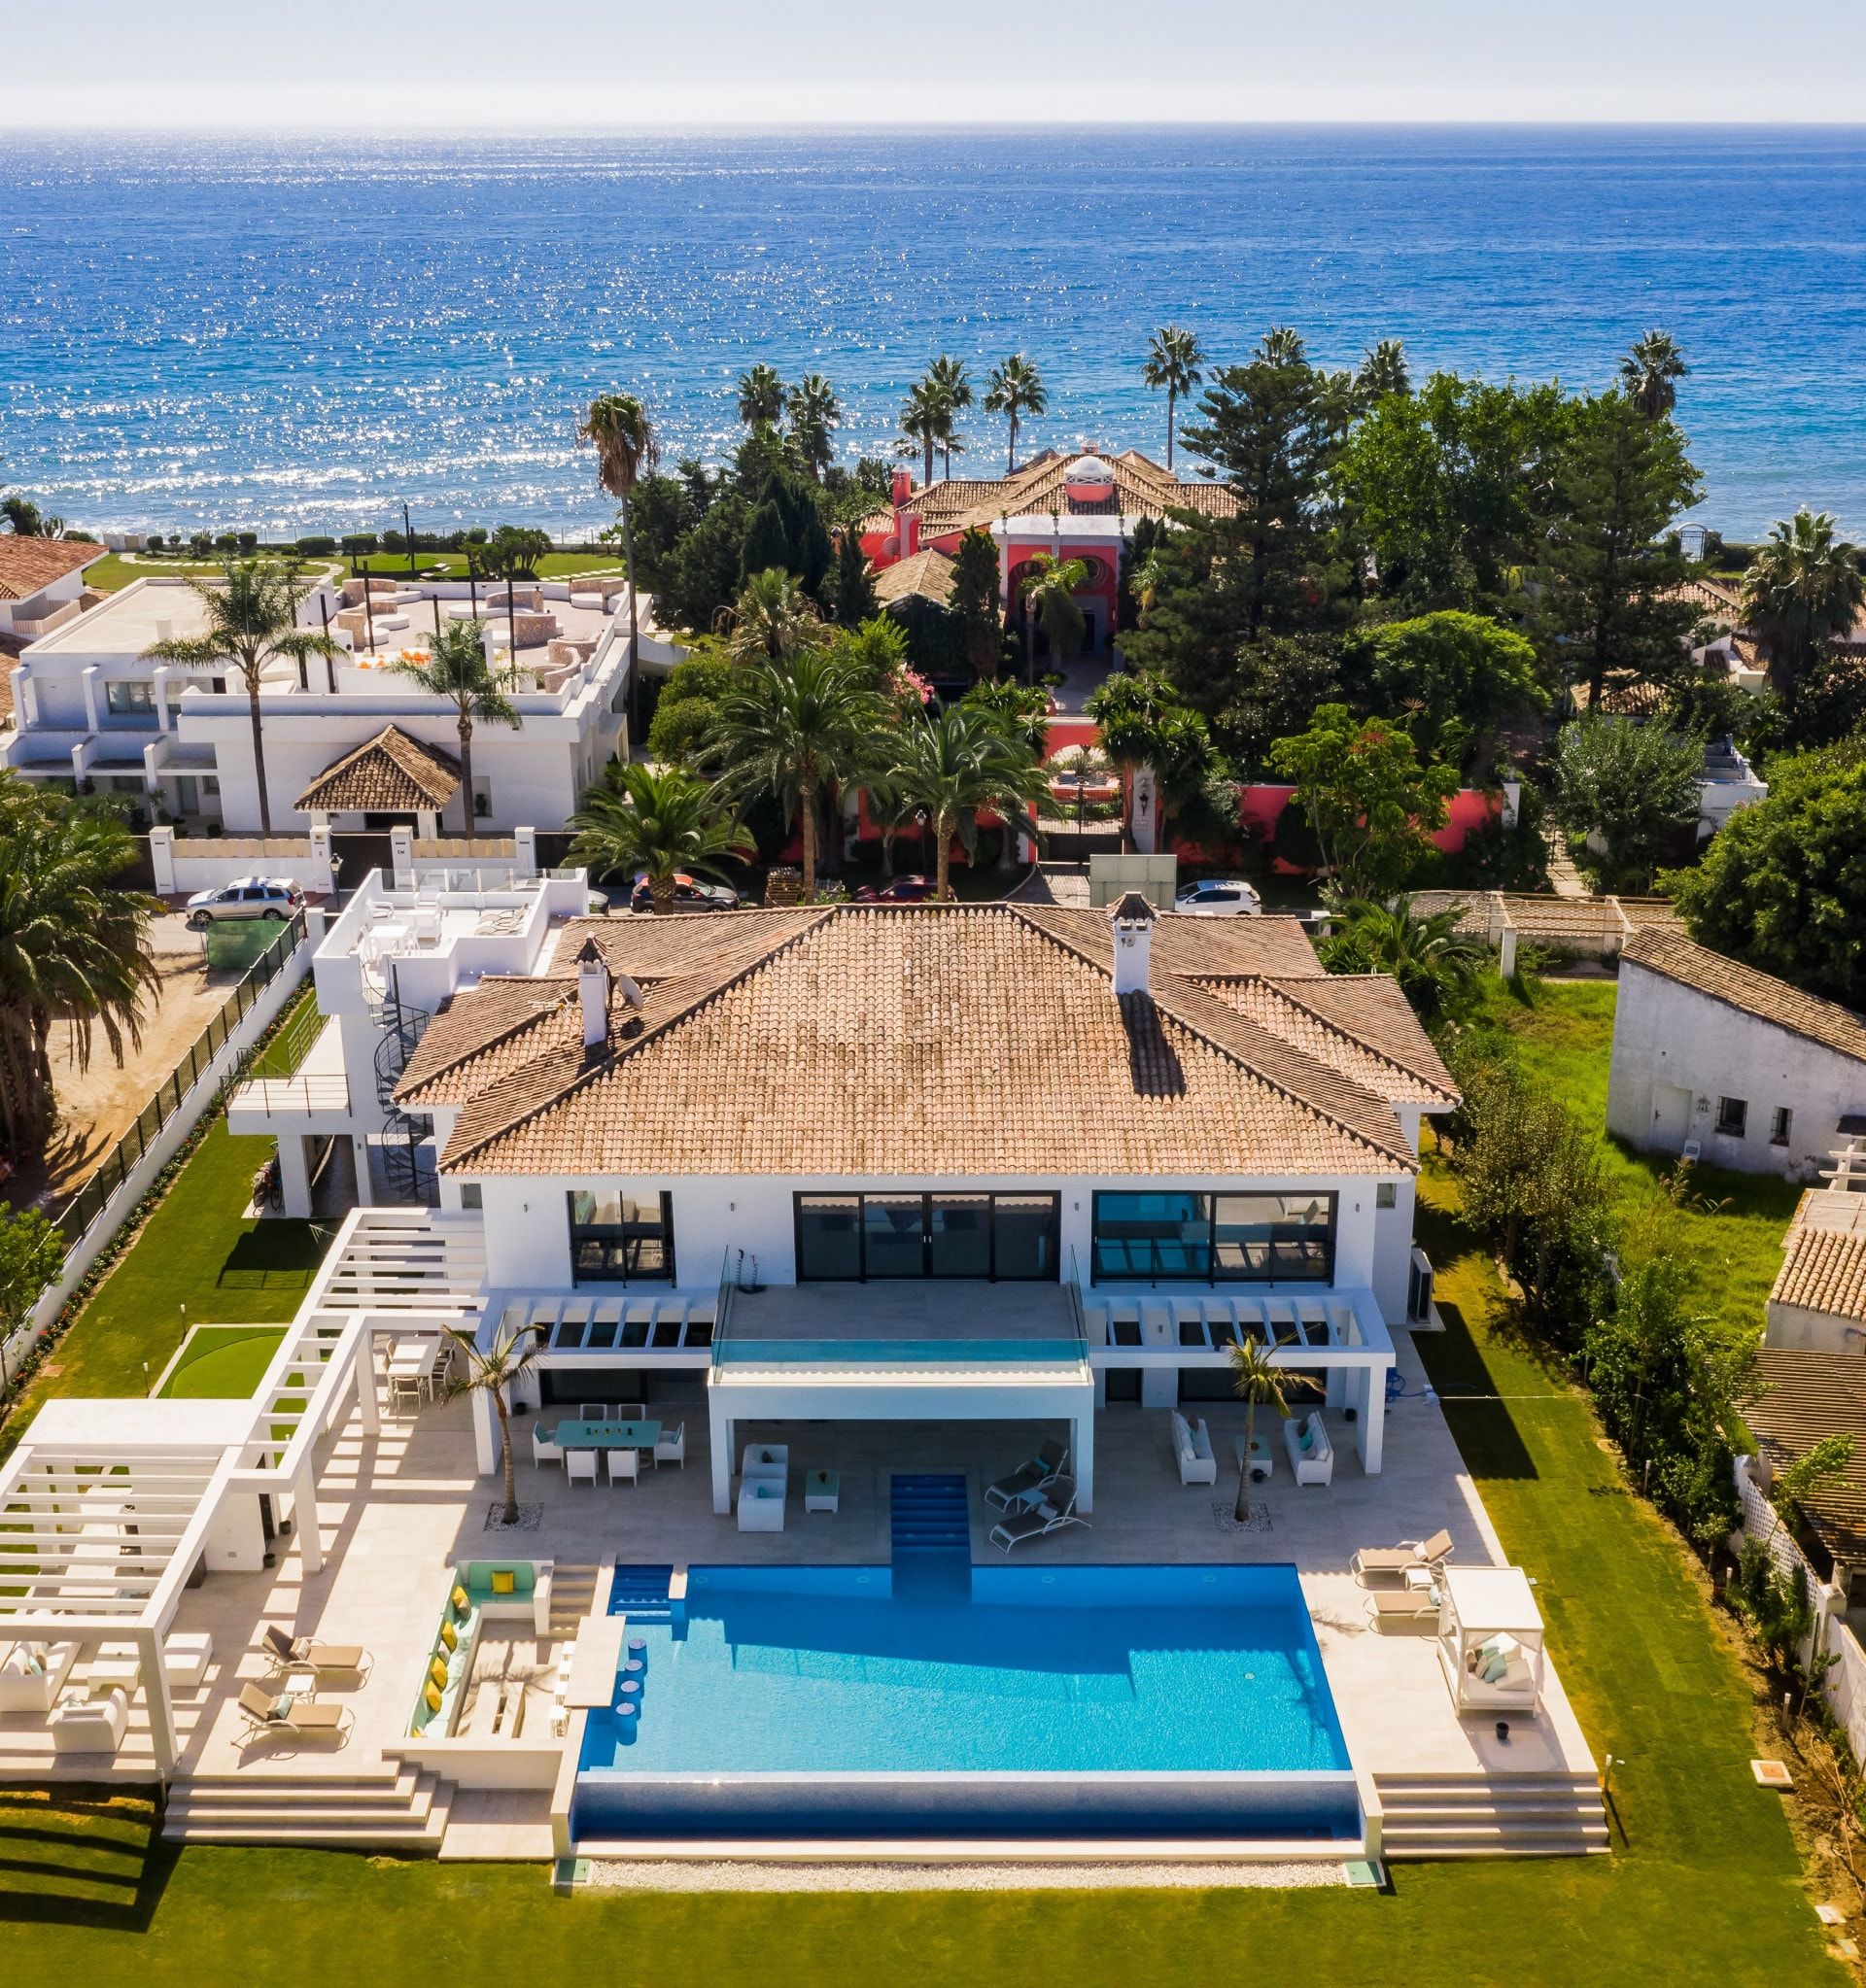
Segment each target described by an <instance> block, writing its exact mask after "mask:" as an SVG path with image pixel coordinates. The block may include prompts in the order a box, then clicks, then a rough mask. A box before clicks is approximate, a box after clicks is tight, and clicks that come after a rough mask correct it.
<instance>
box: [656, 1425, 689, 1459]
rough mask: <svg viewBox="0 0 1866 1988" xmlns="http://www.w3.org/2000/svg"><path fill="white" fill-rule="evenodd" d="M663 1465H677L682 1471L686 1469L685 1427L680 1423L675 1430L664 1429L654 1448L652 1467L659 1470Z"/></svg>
mask: <svg viewBox="0 0 1866 1988" xmlns="http://www.w3.org/2000/svg"><path fill="white" fill-rule="evenodd" d="M664 1463H677V1464H679V1466H680V1467H681V1469H682V1470H684V1469H685V1468H686V1467H687V1425H686V1423H685V1422H681V1423H680V1424H679V1425H678V1426H677V1427H675V1428H671V1429H668V1428H664V1429H663V1430H662V1431H661V1435H660V1438H659V1440H658V1441H657V1442H656V1443H655V1446H654V1467H655V1468H656V1469H657V1470H659V1469H660V1467H661V1466H662V1464H664Z"/></svg>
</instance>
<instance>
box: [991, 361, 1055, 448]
mask: <svg viewBox="0 0 1866 1988" xmlns="http://www.w3.org/2000/svg"><path fill="white" fill-rule="evenodd" d="M1049 405H1050V394H1049V391H1048V389H1047V388H1046V387H1045V386H1044V384H1043V376H1042V374H1040V373H1039V372H1038V371H1037V369H1036V367H1035V366H1033V365H1032V364H1031V363H1030V361H1029V360H1027V359H1025V358H1024V356H1023V354H1022V353H1020V352H1014V353H1013V354H1012V355H1011V357H1010V358H1009V359H1008V360H1005V362H1004V363H1003V364H1002V365H1000V366H993V367H992V368H991V371H990V373H989V374H988V375H987V376H986V378H985V413H987V414H1002V415H1005V416H1007V417H1008V418H1009V420H1010V423H1011V439H1010V442H1009V444H1008V445H1007V447H1006V449H1005V452H1004V473H1005V474H1006V475H1007V476H1009V475H1010V474H1011V472H1012V471H1013V470H1014V469H1015V468H1016V467H1017V465H1018V427H1019V423H1020V422H1021V420H1022V419H1023V417H1024V416H1025V415H1026V414H1042V413H1043V412H1044V411H1045V410H1046V409H1047V408H1048V407H1049Z"/></svg>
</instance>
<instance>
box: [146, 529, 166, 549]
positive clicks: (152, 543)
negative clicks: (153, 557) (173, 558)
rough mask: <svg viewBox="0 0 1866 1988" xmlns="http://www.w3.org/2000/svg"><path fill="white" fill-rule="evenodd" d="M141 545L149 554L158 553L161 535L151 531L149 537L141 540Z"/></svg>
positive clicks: (160, 547) (160, 545) (160, 546)
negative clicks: (145, 547)
mask: <svg viewBox="0 0 1866 1988" xmlns="http://www.w3.org/2000/svg"><path fill="white" fill-rule="evenodd" d="M143 543H144V544H145V545H146V546H147V547H148V548H149V550H150V551H151V552H160V551H161V549H162V534H161V533H160V532H159V531H152V532H151V533H150V534H149V536H148V537H147V538H145V539H144V540H143Z"/></svg>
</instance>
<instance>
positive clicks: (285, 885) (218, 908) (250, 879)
mask: <svg viewBox="0 0 1866 1988" xmlns="http://www.w3.org/2000/svg"><path fill="white" fill-rule="evenodd" d="M303 909H304V893H303V891H301V890H300V889H299V888H298V887H297V885H296V884H295V883H294V882H293V881H292V879H291V878H290V877H289V876H242V877H241V878H240V879H239V880H238V881H237V882H235V883H224V884H222V885H221V886H220V888H219V889H217V890H197V891H196V892H195V893H194V895H193V896H192V897H191V898H190V899H189V901H188V922H189V923H190V925H192V926H194V927H195V928H196V929H197V930H198V929H199V928H200V927H201V926H204V925H219V924H221V923H223V922H224V921H225V920H226V919H229V918H271V919H275V920H277V921H278V922H280V923H283V922H284V920H286V919H287V918H290V917H292V916H293V915H294V913H295V912H298V911H301V910H303Z"/></svg>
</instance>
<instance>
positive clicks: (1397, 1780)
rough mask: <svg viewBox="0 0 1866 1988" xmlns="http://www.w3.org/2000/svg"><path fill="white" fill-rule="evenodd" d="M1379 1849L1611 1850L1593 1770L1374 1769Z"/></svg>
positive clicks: (1425, 1852) (1515, 1853)
mask: <svg viewBox="0 0 1866 1988" xmlns="http://www.w3.org/2000/svg"><path fill="white" fill-rule="evenodd" d="M1373 1785H1374V1788H1375V1790H1376V1791H1377V1792H1378V1794H1379V1797H1380V1805H1381V1807H1382V1809H1383V1810H1384V1811H1385V1817H1386V1820H1385V1824H1384V1827H1383V1829H1382V1833H1381V1849H1382V1854H1383V1855H1384V1856H1386V1857H1388V1858H1390V1859H1394V1860H1398V1859H1401V1858H1407V1859H1411V1858H1426V1857H1595V1856H1604V1855H1605V1854H1606V1853H1607V1851H1608V1850H1610V1849H1611V1848H1612V1844H1611V1841H1610V1840H1609V1837H1608V1832H1607V1812H1606V1810H1605V1809H1604V1807H1603V1806H1602V1803H1601V1790H1600V1784H1599V1782H1598V1781H1597V1780H1596V1779H1595V1777H1594V1776H1593V1775H1592V1774H1576V1773H1569V1774H1559V1773H1558V1774H1375V1775H1374V1777H1373Z"/></svg>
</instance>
